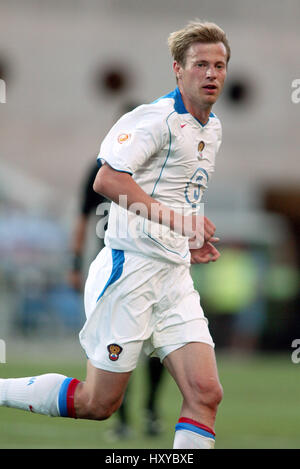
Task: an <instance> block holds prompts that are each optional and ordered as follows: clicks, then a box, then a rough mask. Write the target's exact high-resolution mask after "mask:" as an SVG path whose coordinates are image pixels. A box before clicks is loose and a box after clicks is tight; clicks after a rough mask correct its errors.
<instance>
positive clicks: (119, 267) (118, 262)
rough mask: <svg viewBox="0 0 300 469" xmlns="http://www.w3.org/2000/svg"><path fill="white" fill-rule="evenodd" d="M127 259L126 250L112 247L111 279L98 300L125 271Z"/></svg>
mask: <svg viewBox="0 0 300 469" xmlns="http://www.w3.org/2000/svg"><path fill="white" fill-rule="evenodd" d="M124 261H125V256H124V251H122V250H120V249H112V262H113V266H112V271H111V274H110V277H109V279H108V280H107V282H106V284H105V286H104V288H103V290H102V292H101V293H100V295H99V296H98V298H97V302H98V301H99V300H100V298H101V297H102V296H103V295H104V293H105V291H106V289H107V288H108V287H109V285H112V284H113V283H114V282H116V281H117V280H118V279H119V278H120V277H121V275H122V272H123V265H124Z"/></svg>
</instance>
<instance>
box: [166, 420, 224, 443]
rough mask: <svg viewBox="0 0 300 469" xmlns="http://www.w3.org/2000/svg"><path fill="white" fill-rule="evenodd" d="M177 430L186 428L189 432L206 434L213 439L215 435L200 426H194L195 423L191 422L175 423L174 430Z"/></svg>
mask: <svg viewBox="0 0 300 469" xmlns="http://www.w3.org/2000/svg"><path fill="white" fill-rule="evenodd" d="M177 430H188V431H190V432H194V433H198V434H199V435H202V436H206V437H207V438H211V439H212V440H215V436H214V435H213V434H212V433H210V432H207V431H206V430H203V429H202V428H199V427H196V425H192V424H191V423H183V422H182V423H177V424H176V425H175V431H177Z"/></svg>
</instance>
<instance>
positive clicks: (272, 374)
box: [0, 351, 300, 449]
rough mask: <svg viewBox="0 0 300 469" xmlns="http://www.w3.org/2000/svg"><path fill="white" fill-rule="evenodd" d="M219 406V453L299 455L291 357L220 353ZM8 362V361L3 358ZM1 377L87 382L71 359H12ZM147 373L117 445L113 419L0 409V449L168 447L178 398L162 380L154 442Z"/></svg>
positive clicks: (134, 391)
mask: <svg viewBox="0 0 300 469" xmlns="http://www.w3.org/2000/svg"><path fill="white" fill-rule="evenodd" d="M216 352H217V361H218V367H219V374H220V379H221V382H222V385H223V387H224V399H223V402H222V403H221V406H220V408H219V413H218V417H217V423H216V449H218V448H219V449H293V448H294V449H295V448H299V446H300V443H299V434H300V406H299V371H300V370H299V367H300V364H299V365H297V364H293V363H292V361H291V356H290V355H289V354H286V355H276V354H275V355H255V356H253V357H250V358H247V359H246V358H243V357H240V358H237V357H230V356H228V355H225V354H222V353H220V354H218V351H216ZM8 358H9V357H8ZM0 370H1V377H18V376H33V375H35V374H42V373H46V372H58V373H63V374H66V375H68V376H73V377H77V378H79V379H84V376H85V359H84V357H82V356H80V358H79V359H78V357H77V356H76V357H75V358H74V359H71V358H70V357H69V356H68V357H60V358H59V357H58V356H54V357H53V358H51V357H50V356H46V357H43V358H42V359H41V357H39V356H38V354H36V353H35V354H33V355H30V354H27V355H26V357H25V358H24V357H21V356H20V355H18V354H16V355H14V356H13V357H10V358H9V359H8V362H7V363H6V364H0ZM145 378H146V377H145V366H144V363H143V361H141V363H140V365H139V367H138V368H137V370H136V371H135V372H134V374H133V377H132V382H131V386H130V392H129V395H128V406H129V409H130V418H131V425H132V434H131V436H130V437H129V438H127V439H118V438H116V437H115V436H114V433H113V429H114V428H115V426H116V425H117V423H118V418H117V416H113V417H112V418H111V419H109V420H107V421H105V422H92V421H83V420H71V419H63V418H51V417H47V416H40V415H36V414H31V413H29V412H23V411H20V410H15V409H7V408H0V448H1V449H4V448H5V449H11V448H18V449H21V448H26V449H38V448H45V449H46V448H58V449H59V448H61V449H62V448H63V449H74V448H76V449H81V448H82V449H84V448H95V449H97V448H99V449H101V448H106V449H111V448H114V449H129V448H130V449H140V448H148V449H149V448H150V449H151V448H155V449H161V448H172V442H173V434H174V425H175V424H176V421H177V418H178V413H179V409H180V405H181V397H180V394H179V392H178V390H177V388H176V386H175V384H174V383H173V381H172V379H171V378H170V377H169V376H168V375H167V373H165V375H164V379H163V382H162V387H161V390H160V394H159V408H160V412H161V420H162V424H163V431H162V433H161V434H160V435H159V436H158V437H149V436H146V435H145V432H144V407H143V403H144V401H145V382H146V379H145Z"/></svg>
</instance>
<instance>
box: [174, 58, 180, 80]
mask: <svg viewBox="0 0 300 469" xmlns="http://www.w3.org/2000/svg"><path fill="white" fill-rule="evenodd" d="M181 70H182V66H181V65H180V64H179V63H178V62H176V60H174V62H173V71H174V73H175V75H176V78H177V80H178V79H179V78H181Z"/></svg>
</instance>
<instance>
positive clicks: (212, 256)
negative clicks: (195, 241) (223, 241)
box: [190, 238, 221, 264]
mask: <svg viewBox="0 0 300 469" xmlns="http://www.w3.org/2000/svg"><path fill="white" fill-rule="evenodd" d="M218 241H219V238H210V241H205V242H204V244H203V246H202V247H201V248H199V249H193V248H192V249H190V253H191V264H208V263H209V262H216V261H217V260H218V259H219V257H220V255H221V254H220V252H219V251H218V249H217V248H216V247H215V246H214V245H213V244H212V243H217V242H218Z"/></svg>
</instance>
